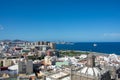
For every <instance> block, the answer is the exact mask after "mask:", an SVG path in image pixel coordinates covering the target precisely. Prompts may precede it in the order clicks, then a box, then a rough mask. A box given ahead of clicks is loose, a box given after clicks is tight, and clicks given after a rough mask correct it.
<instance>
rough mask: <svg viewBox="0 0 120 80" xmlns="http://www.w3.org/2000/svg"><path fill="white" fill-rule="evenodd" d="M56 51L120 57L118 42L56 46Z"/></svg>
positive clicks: (119, 44) (119, 43)
mask: <svg viewBox="0 0 120 80" xmlns="http://www.w3.org/2000/svg"><path fill="white" fill-rule="evenodd" d="M56 48H57V49H58V50H80V51H92V52H100V53H107V54H112V53H115V54H117V55H120V42H78V43H74V44H72V45H71V44H57V45H56Z"/></svg>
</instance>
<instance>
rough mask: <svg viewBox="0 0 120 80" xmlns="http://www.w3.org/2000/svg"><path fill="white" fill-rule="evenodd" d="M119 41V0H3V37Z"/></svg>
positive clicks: (0, 34)
mask: <svg viewBox="0 0 120 80" xmlns="http://www.w3.org/2000/svg"><path fill="white" fill-rule="evenodd" d="M3 39H11V40H14V39H21V40H30V41H38V40H45V41H73V42H76V41H77V42H120V0H0V40H3Z"/></svg>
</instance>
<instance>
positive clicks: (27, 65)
mask: <svg viewBox="0 0 120 80" xmlns="http://www.w3.org/2000/svg"><path fill="white" fill-rule="evenodd" d="M18 72H19V73H23V74H31V73H33V62H32V60H28V61H19V62H18Z"/></svg>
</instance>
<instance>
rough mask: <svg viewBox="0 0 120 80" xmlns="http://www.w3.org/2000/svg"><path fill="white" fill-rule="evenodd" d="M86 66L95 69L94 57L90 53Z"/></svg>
mask: <svg viewBox="0 0 120 80" xmlns="http://www.w3.org/2000/svg"><path fill="white" fill-rule="evenodd" d="M87 66H88V67H95V56H94V55H93V54H91V53H90V54H88V59H87Z"/></svg>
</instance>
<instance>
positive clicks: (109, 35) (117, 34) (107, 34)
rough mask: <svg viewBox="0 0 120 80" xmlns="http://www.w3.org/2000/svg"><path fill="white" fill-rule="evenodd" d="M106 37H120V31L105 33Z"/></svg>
mask: <svg viewBox="0 0 120 80" xmlns="http://www.w3.org/2000/svg"><path fill="white" fill-rule="evenodd" d="M103 36H105V37H120V33H104V34H103Z"/></svg>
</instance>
